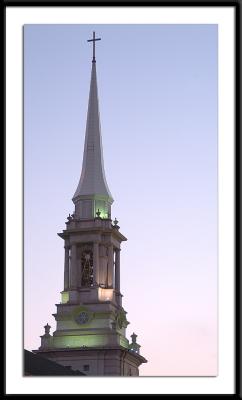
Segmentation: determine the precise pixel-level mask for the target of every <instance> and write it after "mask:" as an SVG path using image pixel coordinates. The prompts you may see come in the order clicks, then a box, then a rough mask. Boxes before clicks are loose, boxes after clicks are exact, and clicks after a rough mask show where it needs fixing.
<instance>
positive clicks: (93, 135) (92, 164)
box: [73, 61, 113, 202]
mask: <svg viewBox="0 0 242 400" xmlns="http://www.w3.org/2000/svg"><path fill="white" fill-rule="evenodd" d="M83 195H84V196H89V195H91V196H93V195H101V196H105V197H107V200H109V201H110V202H113V199H112V195H111V193H110V191H109V188H108V185H107V182H106V178H105V171H104V163H103V151H102V138H101V127H100V118H99V107H98V91H97V76H96V62H95V61H93V62H92V74H91V85H90V94H89V104H88V113H87V125H86V136H85V146H84V155H83V163H82V173H81V178H80V181H79V184H78V187H77V189H76V192H75V194H74V197H73V201H74V200H75V199H76V198H77V197H79V196H83Z"/></svg>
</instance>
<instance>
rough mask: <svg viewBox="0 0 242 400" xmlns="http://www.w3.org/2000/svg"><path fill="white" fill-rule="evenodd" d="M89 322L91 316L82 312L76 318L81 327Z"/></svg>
mask: <svg viewBox="0 0 242 400" xmlns="http://www.w3.org/2000/svg"><path fill="white" fill-rule="evenodd" d="M88 320H89V315H88V313H87V312H85V311H82V312H80V314H78V315H77V317H76V322H77V323H78V324H80V325H82V324H86V323H87V322H88Z"/></svg>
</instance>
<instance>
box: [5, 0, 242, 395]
mask: <svg viewBox="0 0 242 400" xmlns="http://www.w3.org/2000/svg"><path fill="white" fill-rule="evenodd" d="M3 3H4V4H3V8H2V29H3V38H4V46H3V59H4V60H6V58H5V51H6V48H5V43H6V10H7V8H8V7H16V6H18V7H32V6H40V7H42V6H43V7H60V6H62V7H63V6H64V7H75V6H78V7H80V6H99V7H100V6H102V7H108V6H119V7H122V6H126V7H127V6H130V7H131V6H132V7H139V6H142V7H153V6H159V7H167V6H169V7H171V6H174V7H175V6H180V7H231V6H232V7H234V9H235V16H236V22H235V31H236V35H235V36H236V48H235V65H236V68H235V81H236V85H235V87H236V90H235V105H236V106H235V115H236V129H235V244H234V245H235V289H236V290H235V305H236V306H235V314H236V315H235V317H236V318H235V320H236V326H235V332H236V337H235V346H236V348H235V392H234V394H231V395H225V394H224V395H223V397H225V396H226V397H231V398H232V397H233V398H241V397H242V385H241V382H242V373H241V356H242V349H241V344H240V339H241V332H242V329H241V308H240V304H241V273H240V268H241V252H240V249H241V246H242V243H241V238H240V226H241V216H240V204H241V195H240V193H241V176H240V170H241V160H240V158H241V141H240V132H241V131H240V130H241V123H240V115H241V104H240V94H241V80H240V69H241V42H240V35H241V29H240V26H241V24H242V19H241V2H240V1H239V0H238V1H228V0H227V1H215V0H213V1H209V0H208V1H182V0H181V1H177V0H176V1H173V0H170V1H154V0H153V1H151V2H148V1H134V0H133V1H128V0H126V1H117V2H116V1H102V0H100V1H92V0H90V1H87V0H86V1H83V2H82V1H79V0H76V1H75V0H71V1H62V0H56V1H55V0H51V1H49V0H42V1H33V0H29V1H28V0H23V1H21V0H20V1H17V0H15V1H14V0H5V1H4V2H3ZM4 67H5V65H4ZM5 76H6V68H4V76H3V78H4V85H3V88H4V90H3V91H2V93H3V104H5V99H6V88H5ZM3 124H4V125H3V128H4V129H3V131H4V146H3V147H4V150H5V151H4V153H5V152H6V110H4V113H3ZM4 167H6V160H5V158H4ZM4 170H5V168H4ZM5 172H6V171H5ZM5 176H6V175H5ZM5 176H4V177H5ZM5 193H6V181H5ZM5 210H6V202H5ZM5 210H4V211H5ZM4 215H5V213H4ZM5 231H6V220H5ZM5 249H6V247H5ZM5 261H6V260H5ZM5 268H6V262H5ZM5 287H6V285H5ZM5 298H6V297H5V293H4V299H5ZM5 318H6V315H5ZM5 363H6V354H5ZM4 370H5V368H4ZM4 395H5V396H6V395H8V394H7V393H6V377H5V391H4ZM90 395H91V394H90ZM19 396H28V395H27V394H24V395H21V394H19ZM58 396H60V395H58ZM61 396H62V395H61ZM63 396H64V395H63ZM71 396H75V395H71ZM76 396H78V395H76ZM100 396H102V397H103V396H112V395H111V394H110V395H109V394H104V395H100ZM115 396H121V395H117V394H115ZM133 396H145V395H141V394H137V395H133ZM149 396H159V394H157V395H151V394H150V395H149ZM171 396H172V397H181V396H190V395H172V394H171V395H169V397H171ZM195 396H199V397H208V396H209V397H217V396H219V395H206V396H203V395H195ZM163 397H164V395H163ZM165 397H166V396H165Z"/></svg>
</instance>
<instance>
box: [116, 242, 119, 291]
mask: <svg viewBox="0 0 242 400" xmlns="http://www.w3.org/2000/svg"><path fill="white" fill-rule="evenodd" d="M115 290H116V292H120V249H116V251H115Z"/></svg>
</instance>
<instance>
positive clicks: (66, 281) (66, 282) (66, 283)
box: [64, 245, 70, 290]
mask: <svg viewBox="0 0 242 400" xmlns="http://www.w3.org/2000/svg"><path fill="white" fill-rule="evenodd" d="M64 247H65V264H64V290H68V289H69V285H70V283H69V250H70V247H69V246H68V245H65V246H64Z"/></svg>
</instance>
